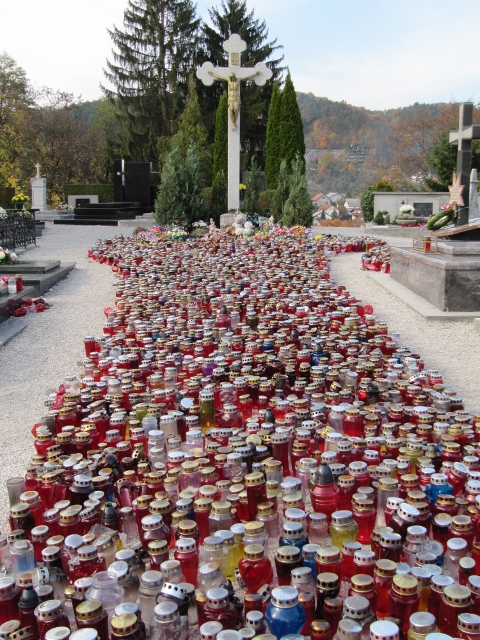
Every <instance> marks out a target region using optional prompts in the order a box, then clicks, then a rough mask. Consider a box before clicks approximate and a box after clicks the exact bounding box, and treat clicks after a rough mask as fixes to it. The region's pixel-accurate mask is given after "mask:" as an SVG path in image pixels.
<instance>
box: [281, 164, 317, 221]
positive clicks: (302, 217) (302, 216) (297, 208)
mask: <svg viewBox="0 0 480 640" xmlns="http://www.w3.org/2000/svg"><path fill="white" fill-rule="evenodd" d="M283 222H284V224H286V225H288V226H291V225H293V224H301V225H303V226H304V227H311V226H312V224H313V204H312V200H311V198H310V195H309V193H308V185H307V179H306V178H305V166H304V162H303V157H300V156H299V155H297V157H296V158H295V159H294V160H293V162H292V173H291V174H290V192H289V195H288V198H287V201H286V202H285V206H284V208H283Z"/></svg>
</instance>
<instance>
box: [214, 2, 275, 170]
mask: <svg viewBox="0 0 480 640" xmlns="http://www.w3.org/2000/svg"><path fill="white" fill-rule="evenodd" d="M209 14H210V22H211V25H208V24H206V23H203V25H202V30H203V45H204V52H203V56H202V62H203V61H204V60H210V61H211V62H213V64H215V65H220V66H225V65H226V64H227V63H228V56H227V54H226V53H225V51H224V49H223V43H224V41H225V40H227V39H228V38H229V37H230V36H231V34H232V33H238V34H239V35H240V36H241V38H242V39H243V40H245V42H246V43H247V49H246V50H245V51H244V52H243V53H242V66H247V67H253V66H255V65H256V64H257V62H265V63H266V64H267V65H268V67H269V68H270V69H271V70H272V72H273V80H275V79H277V78H280V77H281V75H282V73H283V70H284V69H283V67H282V66H281V63H282V61H283V56H279V55H278V50H279V49H281V48H282V47H281V46H279V45H277V41H276V39H275V40H269V34H268V29H267V25H266V23H265V21H264V20H259V19H258V18H255V15H254V12H253V11H251V12H249V11H248V8H247V2H246V0H222V2H221V5H220V7H214V8H212V9H209ZM272 87H273V83H272V82H267V83H266V84H265V85H264V86H263V87H257V85H256V84H255V83H254V82H248V83H244V82H242V89H241V94H242V107H241V144H242V149H244V151H245V153H246V155H247V156H249V157H252V156H253V155H256V156H257V162H259V164H260V166H261V167H263V166H264V147H265V136H266V126H267V115H268V108H269V105H270V98H271V95H272ZM224 88H225V85H224V83H223V82H214V83H213V85H212V86H211V87H203V89H202V91H203V93H202V96H203V98H202V105H203V107H202V108H203V110H204V112H205V113H212V112H213V111H214V110H215V108H216V106H217V104H218V101H219V98H220V95H221V93H222V92H223V90H224Z"/></svg>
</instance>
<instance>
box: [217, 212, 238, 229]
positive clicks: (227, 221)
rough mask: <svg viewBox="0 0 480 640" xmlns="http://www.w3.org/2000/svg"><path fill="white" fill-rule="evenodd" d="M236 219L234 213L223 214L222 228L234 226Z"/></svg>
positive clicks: (221, 218)
mask: <svg viewBox="0 0 480 640" xmlns="http://www.w3.org/2000/svg"><path fill="white" fill-rule="evenodd" d="M234 218H235V214H234V213H222V215H221V216H220V228H222V227H228V226H230V225H231V224H233V221H234Z"/></svg>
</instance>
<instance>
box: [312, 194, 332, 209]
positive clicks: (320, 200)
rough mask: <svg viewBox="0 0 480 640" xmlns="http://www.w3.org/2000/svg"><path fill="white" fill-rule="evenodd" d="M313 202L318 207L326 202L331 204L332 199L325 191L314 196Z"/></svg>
mask: <svg viewBox="0 0 480 640" xmlns="http://www.w3.org/2000/svg"><path fill="white" fill-rule="evenodd" d="M312 202H313V205H314V206H315V207H316V208H317V209H318V208H319V207H321V206H322V205H324V204H330V200H329V199H328V198H327V196H326V195H325V194H324V193H317V195H315V196H313V198H312Z"/></svg>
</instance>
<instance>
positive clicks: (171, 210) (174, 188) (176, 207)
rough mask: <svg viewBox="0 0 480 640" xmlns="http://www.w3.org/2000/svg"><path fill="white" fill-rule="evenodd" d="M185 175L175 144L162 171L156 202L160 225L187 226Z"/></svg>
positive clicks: (156, 218) (156, 213)
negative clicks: (184, 195)
mask: <svg viewBox="0 0 480 640" xmlns="http://www.w3.org/2000/svg"><path fill="white" fill-rule="evenodd" d="M184 192H185V185H184V173H183V162H182V156H181V155H180V151H179V149H178V145H176V144H174V145H173V148H172V150H171V152H170V153H169V154H168V156H167V160H166V162H165V164H164V166H163V169H162V176H161V183H160V187H159V189H158V195H157V199H156V201H155V214H154V216H155V220H156V222H158V223H159V224H162V225H168V224H185V223H186V222H187V217H186V215H185V207H184V197H183V194H184Z"/></svg>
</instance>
